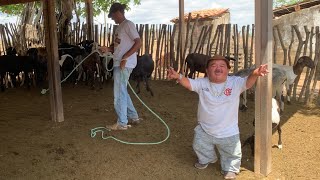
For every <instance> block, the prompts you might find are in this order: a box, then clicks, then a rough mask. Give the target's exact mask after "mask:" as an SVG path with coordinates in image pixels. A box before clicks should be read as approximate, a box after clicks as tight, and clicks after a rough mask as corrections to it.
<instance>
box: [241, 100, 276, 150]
mask: <svg viewBox="0 0 320 180" xmlns="http://www.w3.org/2000/svg"><path fill="white" fill-rule="evenodd" d="M271 105H272V106H271V121H272V133H273V132H275V130H277V131H278V135H279V138H278V145H277V147H278V149H282V140H281V132H282V130H281V126H280V108H279V103H278V101H277V100H276V99H275V98H272V100H271ZM253 126H254V122H253ZM247 144H249V145H250V148H251V153H252V155H253V154H254V134H253V135H252V136H250V137H249V138H247V139H246V140H245V141H244V143H243V145H242V147H244V146H245V145H247Z"/></svg>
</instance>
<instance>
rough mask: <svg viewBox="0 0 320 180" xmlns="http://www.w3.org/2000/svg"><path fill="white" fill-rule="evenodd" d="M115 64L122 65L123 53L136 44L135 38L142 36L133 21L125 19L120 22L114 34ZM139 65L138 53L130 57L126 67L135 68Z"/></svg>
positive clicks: (115, 65)
mask: <svg viewBox="0 0 320 180" xmlns="http://www.w3.org/2000/svg"><path fill="white" fill-rule="evenodd" d="M114 38H115V40H114V53H113V66H114V67H117V66H120V62H121V60H122V57H123V55H124V54H125V53H126V52H128V51H129V50H130V49H131V47H132V46H133V45H134V40H135V39H137V38H140V36H139V33H138V32H137V30H136V27H135V25H134V23H133V22H131V21H129V20H127V19H125V20H124V21H123V22H121V23H120V24H119V26H118V27H117V29H116V31H115V35H114ZM136 65H137V53H133V54H132V55H131V56H129V57H128V59H127V63H126V67H128V68H135V67H136Z"/></svg>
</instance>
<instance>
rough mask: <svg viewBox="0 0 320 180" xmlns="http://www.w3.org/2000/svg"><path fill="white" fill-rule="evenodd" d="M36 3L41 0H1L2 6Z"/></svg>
mask: <svg viewBox="0 0 320 180" xmlns="http://www.w3.org/2000/svg"><path fill="white" fill-rule="evenodd" d="M34 1H39V0H1V1H0V6H5V5H11V4H20V3H28V2H34Z"/></svg>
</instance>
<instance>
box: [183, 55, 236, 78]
mask: <svg viewBox="0 0 320 180" xmlns="http://www.w3.org/2000/svg"><path fill="white" fill-rule="evenodd" d="M210 58H211V57H210V56H208V55H205V54H198V53H190V54H188V56H187V57H186V60H185V64H186V76H187V72H188V69H190V73H189V74H188V77H189V78H192V77H193V76H194V75H195V72H196V71H198V72H201V73H205V76H206V65H207V61H208V60H209V59H210ZM225 58H227V59H228V60H229V61H230V60H233V61H235V59H234V58H231V57H228V56H226V57H225Z"/></svg>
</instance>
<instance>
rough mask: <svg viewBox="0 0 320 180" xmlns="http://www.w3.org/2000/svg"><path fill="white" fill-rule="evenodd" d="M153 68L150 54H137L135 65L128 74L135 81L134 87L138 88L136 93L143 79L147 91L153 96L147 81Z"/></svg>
mask: <svg viewBox="0 0 320 180" xmlns="http://www.w3.org/2000/svg"><path fill="white" fill-rule="evenodd" d="M153 69H154V61H153V60H152V56H151V55H150V54H144V55H142V56H138V58H137V66H136V67H135V68H134V69H133V70H132V73H131V76H130V78H131V79H132V80H135V81H137V86H136V88H137V89H138V91H137V94H139V93H140V81H144V82H145V84H146V89H147V91H149V92H150V94H151V96H153V92H152V90H151V88H150V86H149V82H148V79H149V78H150V77H151V75H152V72H153Z"/></svg>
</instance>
